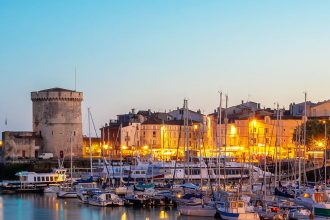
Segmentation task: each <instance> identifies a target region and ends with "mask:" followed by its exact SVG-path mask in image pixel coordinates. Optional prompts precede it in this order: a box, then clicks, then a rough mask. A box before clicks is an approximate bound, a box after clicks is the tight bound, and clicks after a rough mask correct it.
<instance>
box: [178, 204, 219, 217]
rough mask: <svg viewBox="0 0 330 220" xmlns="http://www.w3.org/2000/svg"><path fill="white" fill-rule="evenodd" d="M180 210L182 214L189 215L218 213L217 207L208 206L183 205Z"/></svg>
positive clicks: (213, 214)
mask: <svg viewBox="0 0 330 220" xmlns="http://www.w3.org/2000/svg"><path fill="white" fill-rule="evenodd" d="M179 211H180V214H181V215H187V216H200V217H214V216H215V214H216V209H215V208H213V207H208V206H205V207H202V206H183V207H180V208H179Z"/></svg>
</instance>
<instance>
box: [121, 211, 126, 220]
mask: <svg viewBox="0 0 330 220" xmlns="http://www.w3.org/2000/svg"><path fill="white" fill-rule="evenodd" d="M126 219H127V215H126V212H123V214H122V215H121V218H120V220H126Z"/></svg>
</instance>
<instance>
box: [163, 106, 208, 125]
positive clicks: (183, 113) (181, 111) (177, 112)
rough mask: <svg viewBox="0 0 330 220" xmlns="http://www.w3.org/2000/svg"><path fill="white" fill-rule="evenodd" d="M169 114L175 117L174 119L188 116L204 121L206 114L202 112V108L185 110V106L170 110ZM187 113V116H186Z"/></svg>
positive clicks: (191, 118)
mask: <svg viewBox="0 0 330 220" xmlns="http://www.w3.org/2000/svg"><path fill="white" fill-rule="evenodd" d="M168 114H169V115H170V116H172V117H173V119H174V120H181V119H182V118H185V117H187V118H188V119H189V120H192V121H196V122H200V123H202V122H203V120H204V115H203V114H202V113H201V110H197V111H192V110H188V111H185V110H184V109H183V108H179V107H178V108H177V109H176V110H173V111H169V112H168ZM186 114H187V116H186Z"/></svg>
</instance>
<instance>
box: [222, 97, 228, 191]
mask: <svg viewBox="0 0 330 220" xmlns="http://www.w3.org/2000/svg"><path fill="white" fill-rule="evenodd" d="M227 109H228V94H226V109H225V153H224V160H223V171H224V172H223V174H224V178H223V180H224V181H223V184H224V185H223V186H224V189H226V178H227V176H226V154H227V130H228V129H227V127H228V117H227Z"/></svg>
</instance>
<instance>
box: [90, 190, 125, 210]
mask: <svg viewBox="0 0 330 220" xmlns="http://www.w3.org/2000/svg"><path fill="white" fill-rule="evenodd" d="M87 203H88V204H89V205H94V206H102V207H106V206H123V205H124V201H123V200H122V199H121V198H120V197H119V196H117V195H116V194H114V193H110V192H104V193H100V194H95V195H94V196H92V197H91V198H89V199H88V202H87Z"/></svg>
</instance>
